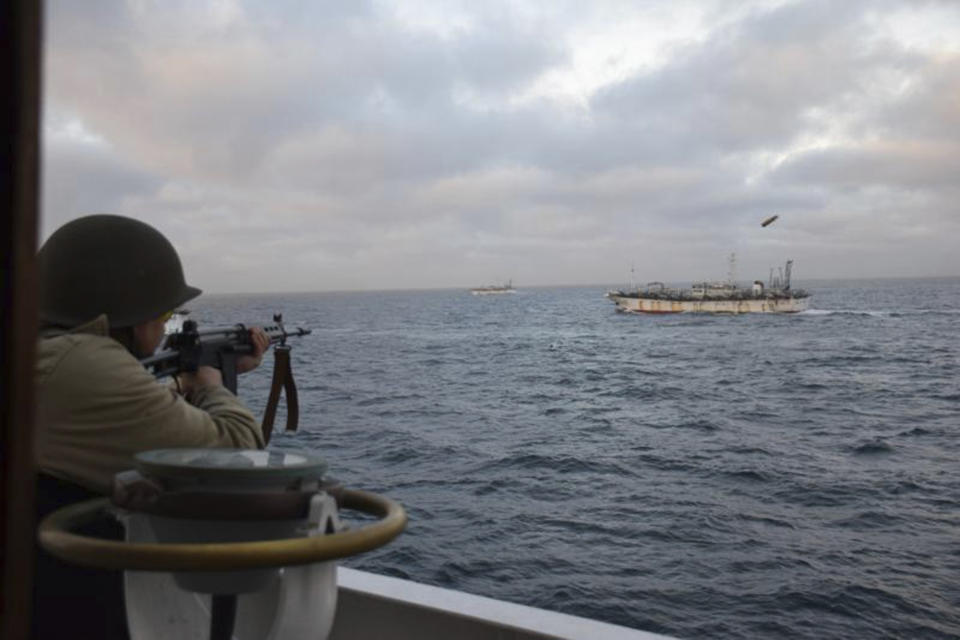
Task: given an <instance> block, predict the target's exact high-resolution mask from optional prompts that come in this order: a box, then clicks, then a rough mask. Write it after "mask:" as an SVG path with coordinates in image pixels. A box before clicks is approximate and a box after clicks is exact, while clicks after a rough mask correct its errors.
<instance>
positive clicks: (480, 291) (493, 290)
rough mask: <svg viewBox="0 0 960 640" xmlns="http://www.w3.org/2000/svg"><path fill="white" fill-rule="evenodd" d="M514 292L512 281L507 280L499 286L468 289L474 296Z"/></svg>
mask: <svg viewBox="0 0 960 640" xmlns="http://www.w3.org/2000/svg"><path fill="white" fill-rule="evenodd" d="M516 292H517V290H516V289H514V288H513V280H507V282H506V283H505V284H501V285H490V286H489V287H476V288H474V289H470V293H472V294H473V295H475V296H488V295H497V294H503V293H516Z"/></svg>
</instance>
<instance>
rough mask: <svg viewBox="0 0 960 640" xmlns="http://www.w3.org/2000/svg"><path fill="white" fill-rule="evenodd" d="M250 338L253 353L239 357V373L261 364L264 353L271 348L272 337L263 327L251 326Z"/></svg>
mask: <svg viewBox="0 0 960 640" xmlns="http://www.w3.org/2000/svg"><path fill="white" fill-rule="evenodd" d="M250 340H251V342H252V344H253V353H251V354H249V355H245V356H240V357H239V358H237V373H246V372H247V371H252V370H254V369H256V368H257V367H259V366H260V363H261V362H263V354H264V353H266V352H267V349H269V348H270V337H269V336H268V335H267V332H266V331H264V330H263V328H261V327H250Z"/></svg>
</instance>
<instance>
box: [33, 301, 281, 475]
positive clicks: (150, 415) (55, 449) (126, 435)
mask: <svg viewBox="0 0 960 640" xmlns="http://www.w3.org/2000/svg"><path fill="white" fill-rule="evenodd" d="M36 376H37V377H36V382H37V389H36V393H37V434H36V435H37V438H36V455H37V463H38V466H39V468H40V469H41V470H42V471H44V472H46V473H49V474H50V475H53V476H56V477H58V478H61V479H64V480H68V481H71V482H75V483H77V484H79V485H81V486H84V487H86V488H88V489H91V490H93V491H97V492H99V493H102V494H109V493H110V492H111V487H112V484H113V476H114V474H116V473H118V472H120V471H125V470H127V469H133V468H134V460H133V455H134V454H135V453H138V452H140V451H147V450H149V449H165V448H170V447H240V448H245V449H252V448H258V449H262V448H263V447H264V442H263V434H262V433H261V430H260V426H259V425H258V424H257V421H256V419H255V418H254V417H253V414H252V413H250V411H249V410H248V409H247V408H246V407H244V406H243V404H242V403H241V402H240V400H238V399H237V397H236V396H234V395H233V394H232V393H231V392H230V391H228V390H227V389H225V388H224V387H207V388H201V389H198V390H197V391H196V392H194V393H193V394H191V396H190V397H189V398H187V399H185V398H184V397H183V396H181V395H180V394H179V393H177V391H176V390H175V389H174V388H172V387H170V386H168V385H165V384H161V383H159V382H157V380H156V379H155V378H154V376H153V375H152V374H150V373H149V372H148V371H147V370H146V369H145V368H144V367H143V365H141V364H140V363H139V362H138V361H137V359H136V358H134V357H133V355H132V354H131V353H130V352H129V351H127V350H126V348H124V347H123V345H121V344H120V343H119V342H117V341H116V340H114V339H113V338H111V337H110V336H109V335H108V324H107V318H106V316H100V317H98V318H97V319H96V320H94V321H92V322H90V323H88V324H86V325H83V326H80V327H77V328H75V329H73V330H72V331H71V332H69V333H66V334H61V335H57V336H54V337H49V338H41V340H40V342H39V345H38V349H37V369H36Z"/></svg>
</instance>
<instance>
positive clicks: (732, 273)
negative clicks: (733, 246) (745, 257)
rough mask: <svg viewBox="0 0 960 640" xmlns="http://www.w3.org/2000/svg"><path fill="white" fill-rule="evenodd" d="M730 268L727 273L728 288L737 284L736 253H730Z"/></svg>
mask: <svg viewBox="0 0 960 640" xmlns="http://www.w3.org/2000/svg"><path fill="white" fill-rule="evenodd" d="M729 264H730V268H729V270H728V271H727V281H728V282H729V283H730V286H733V285H735V284H736V283H737V253H736V251H731V252H730V258H729Z"/></svg>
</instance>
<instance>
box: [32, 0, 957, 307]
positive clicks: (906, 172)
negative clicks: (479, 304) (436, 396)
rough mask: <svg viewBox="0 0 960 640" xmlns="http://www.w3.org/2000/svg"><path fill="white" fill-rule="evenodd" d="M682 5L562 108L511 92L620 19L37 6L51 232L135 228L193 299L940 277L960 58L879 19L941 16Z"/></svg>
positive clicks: (823, 7)
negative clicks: (192, 288)
mask: <svg viewBox="0 0 960 640" xmlns="http://www.w3.org/2000/svg"><path fill="white" fill-rule="evenodd" d="M678 6H682V7H686V8H692V9H698V10H700V11H701V14H702V23H703V28H702V29H701V30H700V31H698V32H697V33H698V35H697V37H696V38H685V39H682V40H677V41H670V42H669V43H668V44H667V45H664V47H666V48H663V47H662V48H661V50H662V51H663V52H665V53H663V54H662V55H661V56H660V57H659V58H657V60H656V62H655V63H651V64H649V65H641V66H640V67H637V68H635V69H631V70H630V71H629V73H627V74H625V75H621V76H620V77H619V78H617V79H614V80H613V81H611V82H609V83H607V84H606V86H602V87H601V88H600V89H599V90H598V91H597V92H596V93H594V94H592V96H588V97H587V99H586V100H584V101H583V102H581V103H575V102H570V101H568V100H565V99H563V98H560V97H557V96H556V95H551V94H549V92H548V93H544V94H542V95H535V94H534V95H532V96H531V94H530V92H531V91H534V93H535V92H536V91H537V90H538V89H537V87H542V86H549V83H547V84H546V85H544V84H543V83H544V82H546V81H545V80H544V79H545V78H551V77H554V76H552V75H551V74H557V73H565V72H566V71H565V70H567V69H569V68H571V65H574V64H575V61H576V60H578V58H577V52H578V49H577V47H578V46H579V41H578V38H580V37H582V32H583V29H585V28H586V27H583V25H600V26H598V27H597V26H594V27H591V28H595V29H602V28H607V27H609V26H614V24H615V22H616V19H619V18H620V17H621V16H623V15H625V14H628V13H629V12H630V11H633V10H634V7H633V6H632V5H631V4H629V3H627V4H619V3H609V4H603V3H601V4H597V5H591V8H586V7H584V6H583V5H582V4H580V3H569V4H561V5H557V6H556V7H553V8H552V9H550V10H546V9H543V8H542V7H537V6H536V5H530V6H529V7H517V6H514V5H513V4H511V3H505V4H493V3H484V4H483V5H480V6H479V7H477V6H474V5H472V4H466V3H465V4H463V5H455V4H453V5H452V4H438V5H424V7H426V9H428V10H432V11H435V12H437V15H436V16H433V15H419V14H415V13H411V12H415V10H416V7H410V6H407V5H387V4H384V3H363V2H358V3H293V2H289V3H286V2H281V3H269V4H253V3H250V4H231V3H216V4H212V5H209V6H203V7H198V6H196V5H195V3H186V2H182V3H172V4H167V3H165V4H163V5H155V6H154V5H149V4H145V3H129V4H124V3H119V4H116V5H110V6H109V8H107V7H108V5H106V4H100V3H95V4H94V5H93V6H92V7H87V6H85V5H84V6H80V5H77V4H72V3H65V2H61V3H52V4H51V6H50V10H49V16H48V20H49V24H48V38H47V77H46V95H47V113H48V114H50V115H49V116H48V118H47V121H48V123H47V127H48V129H56V130H58V131H59V132H60V133H59V134H58V135H57V136H49V137H48V143H47V144H46V146H45V149H44V152H45V165H44V166H45V181H44V184H45V189H44V219H45V220H44V229H45V232H46V233H49V231H50V230H52V228H54V227H55V226H56V225H57V224H59V223H60V222H62V221H65V220H67V219H70V218H72V217H76V216H77V215H81V214H82V213H86V212H92V211H105V210H111V211H115V212H118V213H125V214H128V215H134V216H136V217H140V218H142V219H144V220H147V221H148V222H151V223H153V224H156V225H157V226H158V227H159V228H161V230H163V231H164V232H165V233H167V234H168V235H170V236H171V238H172V239H173V240H174V242H175V243H176V244H177V245H178V247H180V249H181V251H182V252H183V254H184V262H185V263H186V265H187V266H188V268H190V269H194V270H195V271H196V272H197V273H198V274H200V277H201V278H202V279H203V280H204V281H203V282H200V283H199V284H200V286H203V287H205V288H207V289H209V290H276V289H277V288H278V285H277V282H278V281H280V280H279V278H278V275H279V274H281V273H282V274H284V279H283V280H282V282H283V284H282V287H281V288H283V289H287V290H308V289H326V288H353V287H359V288H389V287H417V286H470V285H473V284H477V283H482V282H488V281H491V280H494V279H498V278H506V277H513V278H514V280H516V281H518V282H521V283H527V284H533V283H540V284H561V283H602V282H612V281H620V280H622V279H623V278H624V277H625V274H626V270H627V268H628V266H626V265H628V264H629V263H634V264H636V265H637V266H638V267H639V269H640V270H642V271H644V273H649V274H650V276H651V277H650V278H649V279H668V280H671V279H673V280H675V279H682V278H692V277H714V276H721V275H723V273H724V272H725V265H724V259H725V256H726V254H727V253H728V252H729V251H730V250H736V251H738V252H739V253H740V255H741V264H742V266H743V269H744V273H743V275H744V277H756V276H761V275H764V274H765V271H766V268H767V266H768V265H769V264H771V263H780V262H782V260H784V259H786V258H788V257H793V258H795V259H797V263H798V264H797V268H798V272H799V273H800V274H801V275H806V276H808V277H830V276H850V275H923V274H957V273H960V264H958V261H957V259H956V258H954V257H953V253H952V251H951V250H949V247H950V240H949V239H948V235H947V232H948V231H949V232H951V233H952V232H955V231H957V224H958V222H957V221H958V218H960V216H958V212H957V209H956V205H955V203H956V202H957V193H956V190H957V187H955V186H954V179H953V176H955V175H956V174H957V169H958V164H960V161H958V158H960V141H958V135H960V134H958V132H960V109H957V108H956V106H957V105H956V101H955V100H952V99H951V98H950V96H955V95H956V94H957V91H958V90H960V87H958V83H960V73H958V65H960V55H958V52H957V50H956V49H953V50H949V49H930V48H928V49H918V48H916V47H912V46H909V45H908V44H905V43H904V41H902V40H898V39H897V37H896V36H897V34H896V33H891V32H890V31H889V30H886V29H885V28H883V27H882V25H883V24H886V23H884V22H883V20H882V18H885V17H890V16H894V15H895V14H894V13H893V12H895V11H909V12H914V13H918V14H922V15H926V14H924V13H923V12H929V14H930V15H929V23H928V24H929V29H932V30H936V29H938V28H942V29H944V30H946V29H949V28H953V29H956V30H957V31H956V33H958V34H960V26H958V25H960V9H957V8H956V7H954V6H953V5H950V4H946V3H923V4H920V3H899V2H885V3H861V2H851V3H832V2H831V3H825V2H803V3H799V2H798V3H793V2H770V3H767V2H757V3H755V4H753V5H749V6H747V7H746V8H744V7H743V6H742V5H741V4H738V3H726V2H720V1H716V2H704V3H698V2H689V3H685V4H683V5H678ZM405 12H406V13H405ZM437 16H439V17H437ZM944 16H946V17H947V18H949V19H946V20H945V19H944ZM668 17H669V16H668ZM608 18H609V19H610V22H605V20H608ZM951 20H952V22H951ZM639 24H643V21H642V20H641V21H640V23H639ZM438 25H439V26H438ZM578 29H579V30H578ZM945 33H948V34H949V33H953V32H947V31H945ZM652 35H654V34H638V36H637V41H636V42H634V43H631V42H630V41H629V40H627V41H625V43H624V44H623V45H622V46H623V47H626V49H624V52H628V51H629V49H630V48H631V47H633V46H639V45H640V44H643V38H644V37H647V38H649V37H652ZM946 40H949V37H947V38H946ZM621 57H622V56H619V57H618V55H614V56H613V57H612V58H611V59H610V64H614V63H615V62H616V60H619V59H620V58H621ZM600 71H602V69H601V68H598V71H597V72H598V73H599V72H600ZM73 121H76V122H78V123H82V126H83V130H82V133H83V135H79V136H74V137H71V136H70V131H69V127H67V128H66V129H64V127H62V126H60V125H62V124H63V122H73ZM58 127H59V128H58ZM74 133H76V131H74ZM772 212H778V213H781V214H782V219H781V221H779V222H778V224H777V226H776V227H774V228H770V229H768V230H763V232H761V231H760V230H759V227H758V222H759V220H760V219H762V218H763V217H765V216H766V215H769V213H772ZM905 228H910V229H912V231H911V232H910V233H908V234H905V233H904V229H905ZM893 243H897V244H896V245H894V244H893ZM893 246H897V247H899V249H900V251H901V252H902V253H903V254H904V255H906V256H910V257H909V258H904V259H902V260H901V261H900V262H897V261H892V260H890V259H889V255H888V253H889V251H890V250H891V249H892V247H893ZM277 256H282V257H283V260H282V261H278V260H277ZM438 265H440V266H441V268H438ZM747 269H749V270H751V271H750V273H747V272H746V270H747ZM755 271H760V272H759V273H755Z"/></svg>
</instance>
